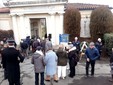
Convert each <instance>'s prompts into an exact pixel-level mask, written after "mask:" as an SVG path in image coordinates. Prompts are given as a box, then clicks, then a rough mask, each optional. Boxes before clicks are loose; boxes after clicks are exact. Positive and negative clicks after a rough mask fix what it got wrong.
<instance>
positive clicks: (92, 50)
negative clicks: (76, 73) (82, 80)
mask: <svg viewBox="0 0 113 85" xmlns="http://www.w3.org/2000/svg"><path fill="white" fill-rule="evenodd" d="M85 54H86V76H87V77H88V76H89V65H90V64H91V76H92V77H93V76H94V71H95V61H96V60H97V59H98V57H99V56H100V55H99V52H98V50H97V48H96V47H95V45H94V42H91V43H90V44H89V47H88V48H87V49H86V52H85Z"/></svg>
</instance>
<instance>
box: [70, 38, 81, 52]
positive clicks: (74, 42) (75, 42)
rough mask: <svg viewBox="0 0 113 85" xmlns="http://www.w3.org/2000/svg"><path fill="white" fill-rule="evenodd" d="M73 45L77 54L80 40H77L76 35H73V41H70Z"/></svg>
mask: <svg viewBox="0 0 113 85" xmlns="http://www.w3.org/2000/svg"><path fill="white" fill-rule="evenodd" d="M72 44H73V46H75V47H76V51H77V53H78V54H79V52H80V41H78V37H75V41H73V42H72Z"/></svg>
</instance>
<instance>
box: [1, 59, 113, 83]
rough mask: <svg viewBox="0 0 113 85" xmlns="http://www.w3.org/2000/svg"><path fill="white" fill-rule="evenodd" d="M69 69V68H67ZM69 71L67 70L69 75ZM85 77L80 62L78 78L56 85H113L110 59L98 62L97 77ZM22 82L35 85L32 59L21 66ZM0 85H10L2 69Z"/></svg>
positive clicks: (81, 62) (83, 65)
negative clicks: (110, 80)
mask: <svg viewBox="0 0 113 85" xmlns="http://www.w3.org/2000/svg"><path fill="white" fill-rule="evenodd" d="M67 68H68V66H67ZM68 74H69V70H68V69H67V75H68ZM84 75H85V62H84V61H80V63H78V65H77V66H76V76H75V77H74V78H69V77H66V79H64V80H62V79H61V80H59V82H58V83H55V82H54V85H112V83H111V82H109V79H110V78H111V77H110V67H109V61H108V59H103V60H101V61H97V63H96V69H95V77H89V78H86V77H84ZM21 80H22V82H23V85H35V84H34V68H33V65H32V64H31V59H26V60H25V61H24V63H22V64H21ZM45 84H46V85H50V82H45ZM0 85H8V82H7V80H3V69H1V68H0Z"/></svg>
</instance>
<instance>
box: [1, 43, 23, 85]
mask: <svg viewBox="0 0 113 85" xmlns="http://www.w3.org/2000/svg"><path fill="white" fill-rule="evenodd" d="M1 55H2V63H3V67H4V68H5V69H6V70H7V77H8V81H9V85H20V66H19V63H20V62H23V60H24V57H23V56H22V55H21V54H20V52H19V51H18V50H16V49H15V47H14V42H13V41H8V48H5V49H4V50H3V51H2V53H1Z"/></svg>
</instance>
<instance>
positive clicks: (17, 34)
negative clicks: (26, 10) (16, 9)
mask: <svg viewBox="0 0 113 85" xmlns="http://www.w3.org/2000/svg"><path fill="white" fill-rule="evenodd" d="M11 16H12V22H13V32H14V39H15V42H16V43H17V44H19V43H20V42H19V38H20V37H19V30H18V26H17V15H16V14H14V15H11Z"/></svg>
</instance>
